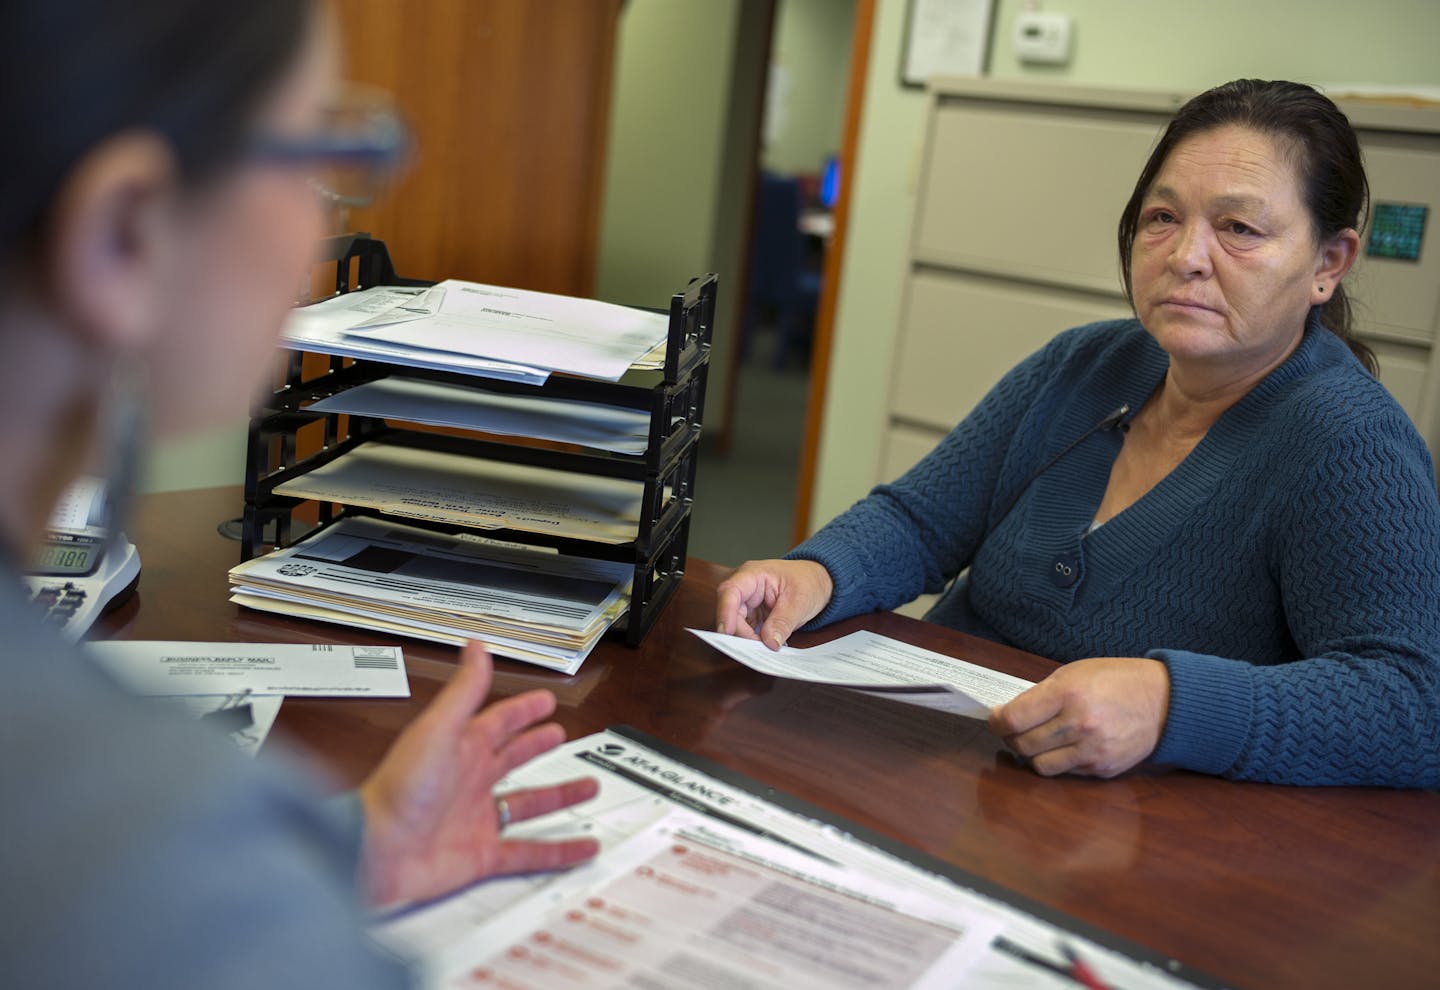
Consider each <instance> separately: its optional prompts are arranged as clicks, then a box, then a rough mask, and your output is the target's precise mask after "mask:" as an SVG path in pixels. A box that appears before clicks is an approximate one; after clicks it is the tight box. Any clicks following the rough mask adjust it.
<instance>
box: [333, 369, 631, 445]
mask: <svg viewBox="0 0 1440 990" xmlns="http://www.w3.org/2000/svg"><path fill="white" fill-rule="evenodd" d="M307 408H308V409H309V410H310V411H311V412H323V413H349V414H351V415H356V416H373V417H375V418H378V419H399V420H406V421H408V422H412V423H426V424H429V425H431V426H449V427H459V428H461V429H465V430H476V431H479V432H481V433H495V434H499V435H501V436H510V437H532V438H534V439H537V440H553V441H557V442H559V443H570V444H575V445H577V446H581V447H591V448H593V449H595V450H608V451H613V452H615V453H619V454H643V453H645V448H646V446H647V445H648V444H649V440H650V414H649V413H648V412H645V411H643V410H639V409H625V408H621V407H618V406H607V405H604V404H602V403H599V402H579V401H574V400H566V399H545V398H538V397H534V396H524V395H500V394H498V393H495V392H485V391H481V390H480V389H474V388H465V387H464V386H461V385H447V384H443V383H441V382H428V381H422V380H419V379H415V378H382V379H380V380H379V381H374V382H369V383H368V384H365V385H357V386H355V387H354V388H350V389H346V390H345V391H343V392H340V393H337V394H336V395H332V396H330V397H329V398H326V399H321V400H320V401H319V402H314V403H311V404H310V405H309V406H308V407H307Z"/></svg>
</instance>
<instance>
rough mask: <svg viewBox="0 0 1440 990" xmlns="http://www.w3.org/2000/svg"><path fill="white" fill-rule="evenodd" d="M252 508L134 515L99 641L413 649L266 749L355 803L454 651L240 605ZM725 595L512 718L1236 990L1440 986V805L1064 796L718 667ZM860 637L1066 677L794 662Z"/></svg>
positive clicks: (1257, 797)
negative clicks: (674, 750)
mask: <svg viewBox="0 0 1440 990" xmlns="http://www.w3.org/2000/svg"><path fill="white" fill-rule="evenodd" d="M240 505H241V494H240V490H239V489H238V488H223V489H206V490H201V491H191V492H172V493H167V494H162V495H149V496H146V497H144V498H142V499H140V500H139V503H138V505H137V510H138V511H137V518H136V519H135V520H134V524H133V525H132V526H131V527H130V529H129V533H130V536H131V538H132V539H134V541H135V543H136V545H137V546H138V547H139V549H140V556H141V560H142V563H143V569H142V571H141V577H140V587H139V592H138V594H137V595H136V596H135V597H134V598H132V599H131V600H130V601H128V602H126V603H125V604H124V605H122V606H121V607H120V608H119V609H117V610H116V612H115V613H113V614H112V615H111V616H109V617H108V618H107V619H105V620H102V622H101V628H102V630H106V631H108V632H109V634H112V635H114V636H117V637H122V638H130V639H194V640H238V641H269V642H301V643H303V642H352V643H372V642H394V643H398V644H400V645H402V646H403V647H404V650H405V654H406V658H407V661H406V662H407V666H408V668H409V671H410V679H411V690H412V691H413V697H412V698H410V699H409V700H389V701H353V700H318V699H301V698H292V699H288V700H286V702H285V705H284V707H283V708H282V709H281V712H280V717H279V720H278V721H277V723H276V727H275V731H274V732H273V733H272V736H271V738H272V739H274V738H275V737H276V736H281V737H286V738H288V740H289V741H290V742H292V743H294V744H296V745H298V746H300V747H303V748H304V749H306V750H309V751H310V752H312V753H313V754H315V756H316V757H317V758H318V759H319V760H320V761H321V762H322V763H324V764H325V765H327V766H328V767H330V769H331V770H332V771H333V773H334V774H335V776H336V777H337V779H338V780H339V781H341V782H343V783H346V784H350V783H354V782H357V781H358V780H360V779H361V778H362V777H363V776H364V775H365V774H366V773H367V772H368V771H369V770H370V768H371V767H373V766H374V765H375V763H376V762H378V760H379V758H380V756H381V754H382V753H383V752H384V751H385V748H386V747H387V746H388V745H389V743H390V741H391V740H392V739H393V738H394V737H395V735H396V734H397V733H398V732H399V731H400V729H401V728H402V727H403V726H404V725H405V724H406V723H407V722H408V721H409V720H410V719H411V718H412V717H413V716H414V715H415V714H416V713H417V712H418V711H419V710H420V708H421V707H422V706H423V705H424V703H425V702H426V701H427V700H429V698H431V697H432V696H433V695H434V693H435V691H436V690H437V688H438V687H439V686H440V685H441V684H442V683H443V682H444V681H445V680H446V679H447V678H448V677H449V675H450V673H451V672H452V671H453V669H454V661H455V658H456V656H457V651H456V650H454V649H451V648H446V647H440V646H434V645H430V644H426V643H420V642H418V641H412V640H392V639H388V638H386V637H383V636H380V635H379V634H374V633H366V632H355V631H351V630H347V629H345V628H343V627H339V626H327V625H320V624H316V623H308V622H300V621H295V620H287V619H283V618H280V617H276V616H268V615H260V614H259V613H254V612H248V611H244V610H242V609H240V608H238V607H237V606H234V605H231V604H229V603H228V602H227V601H226V597H227V590H226V581H225V572H226V570H227V569H228V568H229V567H230V566H231V565H232V564H234V563H235V562H236V561H237V560H238V559H239V550H238V544H236V543H234V542H232V541H229V540H226V539H224V538H222V537H221V536H219V535H218V534H217V532H216V525H217V524H218V523H219V522H221V521H222V520H225V519H228V518H232V517H234V516H235V515H237V514H238V512H239V510H240ZM726 573H727V570H726V569H725V568H721V567H717V566H716V565H714V564H709V563H706V562H704V561H699V560H691V561H690V565H689V571H688V573H687V575H686V578H685V581H684V583H683V584H682V586H681V588H680V590H679V592H678V593H677V594H676V597H675V599H674V601H673V602H672V603H671V604H670V606H669V608H668V609H667V610H666V612H665V613H664V614H663V615H662V616H661V618H660V621H659V624H658V625H657V626H656V627H655V629H654V630H653V631H652V632H651V633H650V635H649V637H648V638H647V639H646V640H645V643H644V645H643V646H642V647H641V648H639V649H634V650H632V649H629V648H627V647H625V646H624V645H623V644H621V643H620V642H619V641H618V640H616V639H614V638H610V639H607V640H606V641H604V642H602V643H601V645H600V646H599V647H598V648H597V649H596V651H595V653H594V654H593V655H592V656H591V657H590V658H589V659H588V660H587V661H586V662H585V666H584V667H583V668H581V670H580V672H579V673H578V674H576V675H575V676H573V677H560V676H557V675H554V674H550V673H547V672H544V671H541V670H539V669H538V668H534V667H528V666H526V665H524V664H519V663H512V662H509V661H504V660H501V661H498V662H497V664H496V668H497V671H496V676H495V695H496V696H505V695H509V694H513V693H516V692H518V691H521V690H526V689H529V688H532V687H537V686H544V687H549V688H551V689H552V690H554V691H555V693H556V695H557V696H558V698H559V702H560V705H559V710H558V711H557V714H556V718H557V719H558V721H559V722H560V723H561V724H562V725H563V726H564V727H565V729H566V731H567V732H568V733H569V734H570V736H571V737H575V736H580V735H586V734H589V733H591V732H597V731H599V730H600V729H603V728H605V727H607V726H610V725H615V724H628V725H632V726H634V727H636V728H638V729H641V730H643V731H645V732H648V733H650V734H651V735H654V736H656V737H658V738H660V739H662V740H664V741H666V742H668V743H671V744H673V745H676V746H680V747H682V748H684V749H687V750H689V751H691V752H693V753H696V754H698V755H700V756H703V757H707V758H709V759H711V760H715V761H717V762H718V763H721V764H723V765H725V766H726V767H729V768H731V769H733V770H736V771H739V772H741V773H744V774H748V775H750V776H752V777H755V778H757V779H759V780H761V781H764V782H765V783H767V784H770V785H772V786H774V787H777V788H780V789H782V790H785V791H788V792H790V793H792V794H794V795H796V796H798V797H800V798H803V799H805V800H807V801H810V802H813V803H814V804H817V805H819V806H821V807H823V808H826V809H828V810H829V811H831V812H833V813H835V814H837V815H840V816H843V817H845V818H848V819H850V820H852V821H854V822H857V823H859V824H860V825H863V826H866V827H869V828H872V829H875V830H876V831H878V832H881V833H884V834H886V835H889V836H891V837H893V838H895V839H898V840H900V841H902V842H905V843H907V844H909V845H911V846H913V847H915V848H917V849H920V850H923V851H924V852H927V853H930V854H931V855H934V856H937V857H939V858H940V859H943V860H945V861H947V862H949V863H953V864H955V865H956V866H959V867H961V868H963V869H966V870H969V871H971V872H973V873H976V874H978V875H980V876H983V877H986V878H988V879H990V880H993V881H995V882H997V883H999V884H1002V885H1003V886H1005V887H1007V888H1009V889H1011V890H1013V891H1015V892H1016V893H1018V894H1021V895H1023V896H1025V897H1029V898H1031V899H1033V900H1036V901H1039V902H1041V903H1043V904H1046V905H1049V906H1051V907H1054V908H1056V909H1058V910H1060V911H1063V912H1065V913H1067V914H1069V915H1072V916H1074V917H1076V918H1079V919H1081V920H1083V921H1086V922H1089V923H1091V924H1095V925H1099V926H1101V927H1103V928H1105V929H1108V930H1110V931H1112V932H1115V933H1116V934H1118V935H1121V936H1123V937H1125V938H1128V939H1131V940H1133V941H1135V942H1139V943H1140V944H1142V945H1145V946H1147V947H1149V948H1151V949H1153V950H1155V951H1157V952H1160V953H1163V954H1166V955H1170V956H1174V957H1175V958H1178V959H1180V960H1182V961H1184V962H1185V963H1187V964H1189V965H1191V966H1194V967H1195V968H1197V969H1200V970H1204V971H1207V972H1209V973H1211V974H1212V975H1214V976H1216V977H1219V978H1221V979H1223V980H1226V981H1229V982H1231V983H1233V984H1235V985H1237V986H1241V987H1248V988H1254V990H1271V988H1285V987H1296V988H1300V987H1304V988H1317V987H1336V988H1340V987H1344V988H1347V990H1348V988H1355V987H1367V988H1368V987H1375V988H1381V987H1383V988H1387V990H1390V988H1399V987H1428V986H1435V985H1437V983H1440V938H1437V932H1440V794H1437V793H1434V792H1419V791H1384V790H1378V789H1370V788H1335V789H1321V788H1291V787H1276V786H1270V785H1260V784H1241V783H1234V782H1230V781H1224V780H1218V779H1214V778H1209V777H1203V776H1199V775H1195V774H1189V773H1182V772H1177V773H1171V774H1157V775H1132V776H1129V777H1125V778H1122V779H1120V780H1115V781H1099V780H1092V779H1086V778H1059V779H1054V780H1047V779H1044V778H1041V777H1038V776H1036V775H1035V774H1033V773H1031V772H1030V771H1029V770H1026V769H1024V768H1022V767H1020V766H1018V765H1017V764H1016V763H1015V762H1014V761H1013V760H1012V759H1011V758H1010V757H1009V756H1008V755H1007V754H1006V753H1005V752H1003V750H1002V747H1001V746H1000V745H999V743H998V741H997V740H996V739H995V738H994V737H992V736H991V735H990V734H989V733H988V732H987V731H986V730H985V728H984V727H983V726H981V725H980V724H978V723H976V722H972V721H967V720H960V719H955V718H952V717H947V716H942V715H939V714H937V713H932V712H925V711H917V710H915V709H914V708H911V707H908V706H903V705H898V706H897V705H894V704H893V703H890V702H885V701H882V700H878V699H871V698H868V697H865V696H861V695H856V694H853V693H850V692H845V691H841V690H836V689H830V688H823V687H816V686H813V685H803V684H797V683H794V682H776V681H775V680H774V679H772V678H769V677H766V676H764V675H761V674H756V673H753V672H751V671H749V670H747V669H745V668H743V667H741V666H740V665H739V664H736V663H734V662H733V661H730V660H729V659H727V658H725V657H723V656H721V655H719V654H718V653H715V652H714V651H712V650H710V649H709V648H707V647H706V646H704V645H703V644H702V643H701V642H700V641H699V640H697V639H696V638H695V637H694V636H692V635H690V634H689V633H687V632H685V627H687V626H698V627H707V626H709V625H711V624H712V623H713V621H714V590H715V586H716V584H718V583H719V581H720V580H721V579H722V578H723V577H724V576H725V574H726ZM862 628H863V629H873V630H875V631H877V632H880V633H883V634H885V635H887V636H893V637H895V638H897V639H903V640H905V641H907V642H911V643H915V644H918V645H921V646H924V647H926V648H928V649H932V650H939V651H942V652H946V653H950V654H952V655H956V656H961V657H964V658H965V659H968V660H972V661H975V662H978V663H983V664H985V665H987V666H991V667H995V668H997V669H1000V670H1004V671H1007V672H1009V673H1012V674H1017V675H1019V676H1022V677H1027V678H1030V679H1032V680H1034V679H1039V678H1041V677H1043V676H1045V674H1046V673H1047V672H1048V671H1050V670H1051V669H1053V668H1054V666H1055V665H1054V664H1053V663H1051V662H1050V661H1048V660H1044V659H1041V658H1039V657H1035V656H1031V655H1029V654H1026V653H1022V652H1020V651H1018V650H1012V649H1008V648H1006V647H1002V646H998V645H996V644H993V643H988V642H986V641H984V640H979V639H975V638H974V637H970V636H965V635H963V634H961V633H957V632H953V631H950V630H946V629H942V628H939V627H936V626H931V625H927V624H924V623H921V622H917V621H915V620H912V619H907V618H905V617H903V616H899V615H893V614H888V613H885V614H875V615H869V616H864V617H860V618H857V619H851V620H848V621H846V622H842V623H838V624H836V625H835V626H832V627H830V628H829V629H826V630H825V631H824V632H823V633H818V634H814V635H810V636H797V637H796V638H795V645H797V646H807V645H811V644H813V643H815V642H820V641H823V640H828V639H831V638H834V637H836V636H839V635H843V634H844V633H848V632H852V631H854V630H856V629H862ZM102 634H104V633H102ZM267 745H268V744H267Z"/></svg>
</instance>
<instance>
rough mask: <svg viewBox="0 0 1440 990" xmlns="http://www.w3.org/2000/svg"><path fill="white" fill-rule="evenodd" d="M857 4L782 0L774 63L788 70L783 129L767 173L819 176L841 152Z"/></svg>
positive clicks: (768, 155) (767, 159)
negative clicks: (804, 173) (807, 173)
mask: <svg viewBox="0 0 1440 990" xmlns="http://www.w3.org/2000/svg"><path fill="white" fill-rule="evenodd" d="M854 29H855V0H779V3H778V4H777V6H776V10H775V37H774V39H773V40H772V42H771V49H770V64H771V65H772V66H774V67H778V68H780V69H781V70H783V77H784V79H785V84H784V86H783V87H781V90H780V93H779V98H780V99H781V100H782V101H783V106H781V107H780V108H779V112H780V114H781V119H782V120H783V122H784V123H783V127H782V128H781V129H780V131H779V133H778V134H776V136H775V140H774V141H772V142H770V143H769V144H767V145H766V147H765V149H764V152H763V153H762V155H761V161H762V162H763V163H764V165H765V167H766V168H767V169H770V170H771V171H775V172H784V173H790V174H794V173H797V172H819V171H820V168H821V166H822V164H823V163H824V161H825V157H826V156H827V155H833V154H835V153H836V152H838V151H839V150H840V134H841V127H842V125H843V123H844V118H845V86H846V82H847V79H848V76H849V72H850V38H851V35H852V34H853V33H854Z"/></svg>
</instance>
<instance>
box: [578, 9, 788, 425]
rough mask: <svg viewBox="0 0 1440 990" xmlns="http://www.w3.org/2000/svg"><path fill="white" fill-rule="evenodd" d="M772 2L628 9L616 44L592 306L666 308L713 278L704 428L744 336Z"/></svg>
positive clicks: (720, 408) (718, 417)
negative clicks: (752, 179) (744, 280)
mask: <svg viewBox="0 0 1440 990" xmlns="http://www.w3.org/2000/svg"><path fill="white" fill-rule="evenodd" d="M768 11H769V2H768V0H628V2H627V3H626V4H625V6H624V8H623V12H622V14H621V23H620V36H619V40H618V46H617V52H616V63H615V78H614V83H613V85H614V90H613V95H612V98H611V110H610V144H609V151H608V155H607V158H608V160H607V162H606V174H605V194H604V202H603V206H602V215H601V232H600V249H599V260H598V269H597V272H596V293H595V294H596V296H597V297H598V298H601V299H605V300H608V301H610V302H617V303H626V304H631V305H643V306H663V305H666V304H667V302H668V300H669V297H670V293H672V292H674V291H676V290H677V289H683V288H684V286H685V283H686V280H688V279H689V278H690V277H691V276H693V275H698V274H702V273H704V272H707V271H713V272H718V273H719V275H720V289H719V293H718V297H717V300H716V325H715V328H714V349H713V358H712V361H711V364H710V379H709V388H708V392H707V398H706V403H705V420H706V425H707V427H711V426H714V425H715V424H718V423H720V422H721V421H722V420H723V416H724V401H725V396H726V393H727V385H728V382H727V377H728V373H729V370H730V369H729V367H728V362H727V360H726V358H727V357H728V356H729V354H730V352H731V349H732V347H733V341H734V334H735V333H736V331H737V328H738V326H739V314H740V292H739V290H740V287H741V269H742V268H743V261H744V233H745V230H746V225H745V223H744V220H745V215H746V210H747V209H748V206H749V195H748V192H749V185H748V181H741V180H742V179H745V178H746V177H748V175H749V171H748V170H749V165H750V163H751V162H753V161H754V157H753V156H754V153H755V151H754V145H753V141H754V139H755V132H756V130H757V129H758V120H757V117H758V114H759V109H760V100H759V92H758V86H759V85H760V84H761V82H762V81H763V79H764V70H765V66H764V65H763V47H762V46H763V40H764V37H765V31H766V29H767V28H768V24H766V23H765V19H766V17H768Z"/></svg>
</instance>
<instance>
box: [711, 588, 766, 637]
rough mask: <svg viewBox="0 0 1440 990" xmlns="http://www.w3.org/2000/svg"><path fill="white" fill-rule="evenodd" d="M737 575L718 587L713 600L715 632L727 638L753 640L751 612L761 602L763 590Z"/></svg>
mask: <svg viewBox="0 0 1440 990" xmlns="http://www.w3.org/2000/svg"><path fill="white" fill-rule="evenodd" d="M746 577H747V575H745V574H744V573H739V572H737V574H736V575H735V577H732V578H730V579H728V580H726V581H725V582H724V583H722V584H721V585H720V588H719V593H718V595H717V596H716V599H715V631H716V632H720V633H724V634H725V635H727V636H743V637H745V638H746V639H755V631H754V629H752V628H751V625H750V613H751V610H752V609H754V608H756V607H758V606H759V605H760V604H761V603H762V601H763V598H764V596H763V588H761V587H760V586H759V585H757V584H752V583H750V582H748V581H747V580H746Z"/></svg>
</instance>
